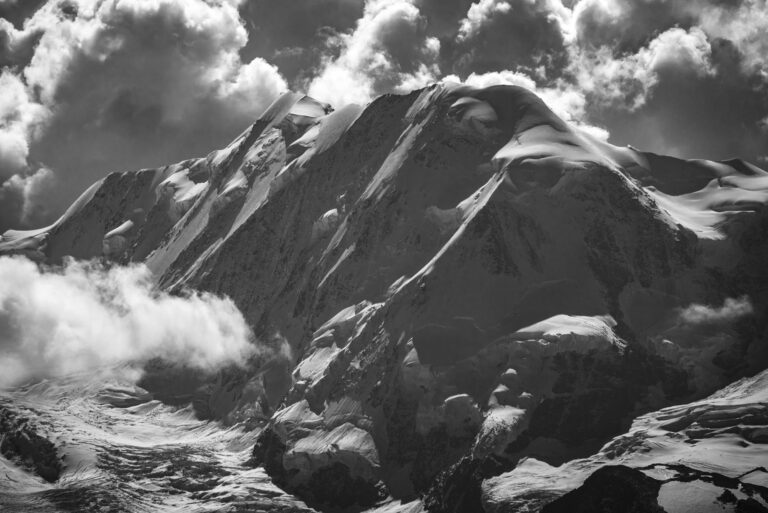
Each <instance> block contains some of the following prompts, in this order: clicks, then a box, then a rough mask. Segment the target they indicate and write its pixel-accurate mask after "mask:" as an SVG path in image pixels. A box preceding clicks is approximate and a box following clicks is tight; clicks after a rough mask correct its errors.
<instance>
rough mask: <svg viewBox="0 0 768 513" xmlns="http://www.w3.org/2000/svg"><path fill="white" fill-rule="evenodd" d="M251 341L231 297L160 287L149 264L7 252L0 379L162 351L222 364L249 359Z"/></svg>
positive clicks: (1, 289)
mask: <svg viewBox="0 0 768 513" xmlns="http://www.w3.org/2000/svg"><path fill="white" fill-rule="evenodd" d="M252 342H253V335H252V333H251V330H250V328H249V327H248V325H247V323H246V322H245V319H244V318H243V315H242V314H241V313H240V311H239V310H238V309H237V307H236V306H235V304H234V303H233V302H232V301H231V300H230V299H228V298H221V297H216V296H214V295H211V294H206V293H200V294H197V293H196V294H192V295H189V296H186V297H177V296H170V295H168V294H166V293H164V292H160V291H157V290H156V289H154V288H153V285H152V281H151V274H150V272H149V270H148V269H147V268H146V267H145V266H131V267H114V268H111V269H105V268H103V267H101V266H99V265H97V264H94V263H82V262H74V261H72V262H68V263H67V264H65V266H64V267H63V268H61V269H41V268H39V267H38V266H37V265H36V264H34V263H33V262H31V261H29V260H27V259H24V258H20V257H2V258H0V386H12V385H17V384H19V383H22V382H25V381H29V380H33V379H41V378H46V377H51V376H57V375H63V374H69V373H73V372H81V371H86V370H91V369H96V368H98V367H101V366H105V365H114V364H118V363H124V362H139V363H140V362H142V361H146V360H149V359H151V358H157V357H160V358H164V359H168V360H170V361H174V362H178V363H181V364H185V365H189V366H192V367H195V368H199V369H202V370H214V369H216V368H217V367H220V366H222V365H227V364H243V363H245V362H246V360H247V359H248V357H249V356H252V355H254V354H255V353H256V352H257V351H258V349H257V347H256V345H255V344H253V343H252Z"/></svg>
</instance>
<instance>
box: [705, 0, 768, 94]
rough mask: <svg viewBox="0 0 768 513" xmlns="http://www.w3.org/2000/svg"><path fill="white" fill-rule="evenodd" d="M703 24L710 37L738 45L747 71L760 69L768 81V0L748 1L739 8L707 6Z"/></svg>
mask: <svg viewBox="0 0 768 513" xmlns="http://www.w3.org/2000/svg"><path fill="white" fill-rule="evenodd" d="M699 25H700V26H701V28H702V29H703V30H704V31H705V32H706V33H707V34H709V35H710V36H712V37H722V38H724V39H728V40H730V41H731V42H732V43H733V44H734V45H736V47H737V48H738V49H739V51H740V52H741V55H742V59H743V61H742V66H743V68H744V71H745V72H746V73H748V74H750V73H754V72H758V73H760V74H761V75H762V76H763V78H764V79H766V80H768V37H766V34H767V33H768V1H766V0H745V1H743V2H740V3H739V4H738V8H737V9H735V10H734V9H727V8H725V7H723V6H721V5H710V6H707V8H705V9H703V10H702V11H701V12H700V14H699Z"/></svg>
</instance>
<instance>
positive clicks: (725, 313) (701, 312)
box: [679, 296, 754, 325]
mask: <svg viewBox="0 0 768 513" xmlns="http://www.w3.org/2000/svg"><path fill="white" fill-rule="evenodd" d="M752 313H754V309H753V307H752V302H751V301H750V300H749V298H748V297H746V296H743V297H739V298H727V299H726V300H725V301H724V302H723V305H722V306H709V305H701V304H695V303H694V304H692V305H689V306H687V307H686V308H684V309H682V310H681V311H680V314H679V319H680V321H681V322H683V323H684V324H688V325H706V324H724V323H729V322H733V321H735V320H737V319H740V318H742V317H745V316H747V315H751V314H752Z"/></svg>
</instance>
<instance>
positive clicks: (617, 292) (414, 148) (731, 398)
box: [0, 84, 768, 512]
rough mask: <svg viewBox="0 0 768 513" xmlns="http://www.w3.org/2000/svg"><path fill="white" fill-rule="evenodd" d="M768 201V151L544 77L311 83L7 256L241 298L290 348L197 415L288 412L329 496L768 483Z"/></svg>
mask: <svg viewBox="0 0 768 513" xmlns="http://www.w3.org/2000/svg"><path fill="white" fill-rule="evenodd" d="M767 203H768V173H766V172H765V171H763V170H761V169H759V168H757V167H755V166H753V165H751V164H748V163H746V162H743V161H740V160H729V161H723V162H713V161H705V160H687V161H686V160H680V159H676V158H672V157H664V156H659V155H654V154H651V153H646V152H642V151H639V150H636V149H634V148H631V147H627V148H619V147H616V146H613V145H611V144H608V143H606V142H605V141H602V140H598V139H596V138H594V137H592V136H591V135H589V134H588V133H586V132H584V131H581V130H580V129H579V128H578V127H574V126H571V125H569V124H568V123H566V122H564V121H563V120H561V119H560V118H558V117H557V116H556V115H555V114H554V113H553V112H552V111H551V110H550V109H549V108H548V107H547V106H546V105H545V103H544V102H543V101H542V100H541V99H539V98H538V97H537V96H536V95H535V94H534V93H532V92H530V91H528V90H526V89H523V88H520V87H515V86H493V87H488V88H474V87H469V86H464V85H457V84H437V85H434V86H430V87H428V88H425V89H422V90H418V91H414V92H412V93H410V94H407V95H386V96H382V97H379V98H378V99H376V100H375V101H373V102H372V103H371V104H369V105H368V106H366V107H360V106H357V105H347V106H346V107H343V108H341V109H339V110H336V111H333V110H332V109H331V108H330V107H329V106H328V105H326V104H323V103H321V102H318V101H316V100H314V99H312V98H309V97H307V96H304V95H301V94H296V93H286V94H284V95H283V96H282V97H281V98H279V99H278V100H277V101H276V102H275V103H274V104H273V105H272V106H270V107H269V108H268V109H267V110H266V111H265V112H264V114H263V115H262V116H261V117H260V118H259V119H258V121H256V123H254V124H253V125H252V126H251V127H250V128H248V129H247V130H246V131H245V132H243V133H242V134H241V135H240V136H239V137H238V138H237V139H235V141H233V142H232V143H231V144H230V145H229V146H228V147H226V148H224V149H222V150H219V151H215V152H213V153H211V154H210V155H208V156H207V157H204V158H197V159H191V160H186V161H183V162H180V163H178V164H174V165H170V166H166V167H161V168H158V169H149V170H141V171H137V172H126V173H112V174H110V175H108V176H107V177H106V178H104V179H103V180H101V181H99V182H98V183H96V184H94V185H93V186H92V187H91V188H89V189H88V190H87V191H86V192H85V193H83V195H82V196H81V197H80V198H79V199H78V200H77V201H76V202H75V203H74V204H73V205H72V206H71V207H70V208H69V209H68V210H67V211H66V213H65V214H64V215H63V216H62V217H61V218H60V219H59V220H58V221H56V222H55V223H53V224H52V225H50V226H48V227H45V228H41V229H39V230H33V231H8V232H6V233H5V234H3V236H2V239H1V240H0V253H4V254H20V255H25V256H27V257H29V258H31V259H33V260H36V261H39V262H43V263H48V264H54V265H55V264H58V263H60V262H61V261H62V260H63V259H64V258H65V257H74V258H76V259H94V258H102V259H104V260H107V261H110V262H114V263H116V264H128V263H133V262H136V263H143V264H145V265H146V266H147V267H148V268H149V269H150V270H151V271H152V273H153V276H154V278H155V279H156V281H157V284H158V285H159V287H161V288H162V289H165V290H166V291H169V292H170V293H182V292H184V291H185V290H189V289H192V290H198V291H206V292H212V293H216V294H221V295H226V296H228V297H229V298H231V299H232V300H233V301H234V302H235V304H236V305H237V306H238V308H239V309H240V310H241V311H242V313H243V315H244V316H245V319H246V321H247V322H248V324H249V325H250V326H251V327H252V328H253V330H254V333H255V334H256V336H257V338H259V339H260V340H261V341H262V342H261V343H262V344H264V345H266V346H270V347H272V349H274V351H271V352H268V353H265V355H269V356H264V357H262V358H255V359H254V360H253V361H251V362H249V364H248V368H247V369H246V370H238V371H231V372H227V373H223V374H221V375H219V376H218V377H217V378H216V379H212V380H210V381H209V382H206V383H205V384H200V383H196V384H195V387H194V389H193V390H191V391H190V396H191V397H193V402H194V406H195V409H196V412H197V414H198V416H200V417H203V418H210V419H217V420H221V421H223V422H226V423H237V422H248V423H249V425H251V426H256V427H257V428H258V429H260V433H259V436H258V439H257V441H256V443H255V447H254V448H253V451H252V462H254V463H255V464H259V465H263V466H264V468H265V469H266V471H267V472H268V473H269V475H270V476H271V478H272V479H273V480H274V482H275V483H277V484H278V485H279V486H281V487H282V488H283V489H285V490H287V491H289V492H291V493H294V494H296V495H297V496H299V497H301V498H302V499H303V500H305V501H306V502H307V504H308V505H310V506H311V507H315V508H319V509H322V510H338V509H344V508H350V509H355V508H356V509H358V510H359V509H361V508H369V507H373V506H374V505H376V504H379V503H380V502H381V501H384V500H387V499H388V498H389V499H397V500H403V501H404V502H407V501H416V502H413V503H409V504H408V505H403V506H398V505H397V504H395V503H394V502H391V503H388V505H387V506H381V507H382V508H383V509H381V511H391V512H394V511H419V508H422V507H426V508H428V509H429V510H430V511H457V512H460V511H481V510H483V509H484V510H485V511H499V512H501V511H538V510H540V509H541V508H544V509H543V510H542V511H587V510H590V509H589V508H590V506H589V504H600V503H601V502H600V501H601V500H603V504H605V502H604V501H605V500H616V501H619V500H620V499H621V498H613V499H612V498H611V497H608V498H605V497H602V495H601V494H603V493H608V492H609V491H610V489H611V488H613V487H624V488H622V489H625V490H626V493H627V494H630V495H631V494H636V495H637V497H639V498H638V499H637V501H638V502H637V504H640V503H641V502H642V501H646V502H642V504H646V503H647V504H646V505H647V506H648V508H661V509H644V510H643V511H682V510H679V509H674V507H676V506H675V504H678V503H676V502H675V501H676V500H678V501H679V500H680V497H682V496H685V494H687V493H690V489H691V488H690V487H692V486H699V488H702V487H703V488H706V493H707V494H710V495H713V497H712V499H713V501H714V500H715V499H717V500H720V499H722V497H725V498H724V499H722V500H720V502H717V501H715V502H717V504H722V505H723V507H726V506H728V507H731V506H732V507H733V508H736V507H737V505H738V504H749V505H752V506H754V504H753V503H755V504H758V505H759V506H760V507H763V508H766V507H768V504H766V500H768V495H766V492H768V481H766V479H768V473H766V472H765V468H764V466H763V468H762V470H760V469H759V467H761V465H760V464H758V462H757V460H758V459H759V458H758V457H757V456H756V455H758V454H760V455H762V456H765V455H766V450H765V445H764V444H765V443H766V442H768V439H766V435H765V433H766V431H765V430H766V429H767V428H768V410H766V408H765V402H764V400H762V399H760V397H762V396H764V395H765V382H766V378H765V374H760V375H758V376H757V377H753V378H749V376H754V375H755V374H757V373H759V372H760V371H762V370H763V369H765V368H766V367H768V346H766V343H765V333H766V329H767V328H768V324H767V319H766V317H765V315H764V313H763V312H766V311H768V294H767V293H766V288H765V285H764V284H765V283H768V281H766V280H767V279H768V275H767V274H768V271H767V270H766V266H765V262H766V261H767V260H766V259H768V236H766V233H768V209H766V204H767ZM741 378H745V379H746V380H745V381H741V382H738V383H737V384H736V385H730V387H729V388H726V389H725V390H724V391H721V392H717V393H715V392H716V391H717V390H719V389H721V388H723V387H725V386H727V385H729V384H730V383H733V382H735V381H736V380H738V379H741ZM750 387H751V388H750ZM146 388H148V389H150V388H151V387H150V386H149V385H147V387H146ZM150 391H152V390H150ZM713 393H715V395H713V396H711V398H707V397H708V396H710V394H713ZM691 401H695V402H694V403H692V404H691V405H688V406H676V407H674V408H672V409H667V410H661V411H656V410H659V409H661V408H665V407H670V406H671V405H680V404H685V403H688V402H691ZM654 412H655V413H654ZM718 443H721V444H726V445H728V447H729V449H728V450H727V451H723V452H716V451H714V449H712V448H713V447H716V446H717V444H718ZM697 444H698V445H697ZM699 446H700V447H702V449H701V450H698V451H697V450H696V448H697V447H699ZM670 453H674V454H676V455H678V456H679V457H675V458H672V457H669V454H670ZM580 458H586V459H583V460H580ZM579 462H581V463H579ZM745 462H746V463H745ZM563 464H565V465H564V466H562V467H558V466H560V465H563ZM762 465H764V463H763V464H762ZM715 466H716V468H715ZM755 476H758V477H755ZM702 483H703V484H702ZM687 487H688V488H687ZM665 490H666V491H665ZM715 492H716V493H715ZM726 492H728V493H729V494H730V495H728V494H727V493H726ZM705 495H706V494H705ZM626 496H628V495H626V494H625V495H624V497H626ZM731 496H733V500H731ZM601 497H602V498H601ZM706 497H709V495H706ZM718 498H720V499H718ZM726 499H727V500H726ZM702 500H703V499H702ZM707 500H708V499H707ZM589 501H592V502H589ZM595 501H597V502H595ZM740 501H741V502H740ZM750 501H752V502H750ZM710 502H711V501H710ZM617 504H618V503H617ZM713 504H714V502H713ZM678 506H679V504H678ZM577 507H581V508H582V509H577ZM617 507H618V506H617ZM739 507H747V506H739ZM755 507H756V506H755ZM386 508H389V509H386ZM398 508H400V509H398ZM409 508H410V509H409ZM558 508H559V509H558ZM584 508H586V509H584ZM591 511H597V510H596V509H591ZM616 511H618V510H616ZM638 511H639V510H638ZM701 511H704V510H703V509H702V510H701ZM745 511H746V510H745ZM755 511H758V510H755Z"/></svg>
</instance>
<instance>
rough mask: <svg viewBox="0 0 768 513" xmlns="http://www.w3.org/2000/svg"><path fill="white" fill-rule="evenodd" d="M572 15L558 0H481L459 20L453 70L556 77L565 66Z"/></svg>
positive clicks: (457, 71)
mask: <svg viewBox="0 0 768 513" xmlns="http://www.w3.org/2000/svg"><path fill="white" fill-rule="evenodd" d="M570 14H571V12H570V10H569V9H567V8H566V7H565V6H563V4H562V2H561V1H560V0H479V1H477V2H475V3H473V4H472V5H471V6H470V7H469V9H468V10H467V13H466V16H465V18H464V19H462V20H461V21H460V23H459V31H458V35H457V38H456V47H455V55H454V57H453V60H454V64H453V71H454V72H455V73H458V74H459V75H461V76H465V75H467V74H469V73H472V72H475V73H485V72H488V71H498V70H502V69H512V70H515V71H516V70H519V69H523V70H527V71H529V72H536V73H538V74H539V75H541V76H543V77H547V76H557V75H558V74H559V72H560V71H561V70H562V68H563V67H565V65H566V64H567V53H566V39H568V38H569V37H570V36H569V34H568V30H569V27H570Z"/></svg>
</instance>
